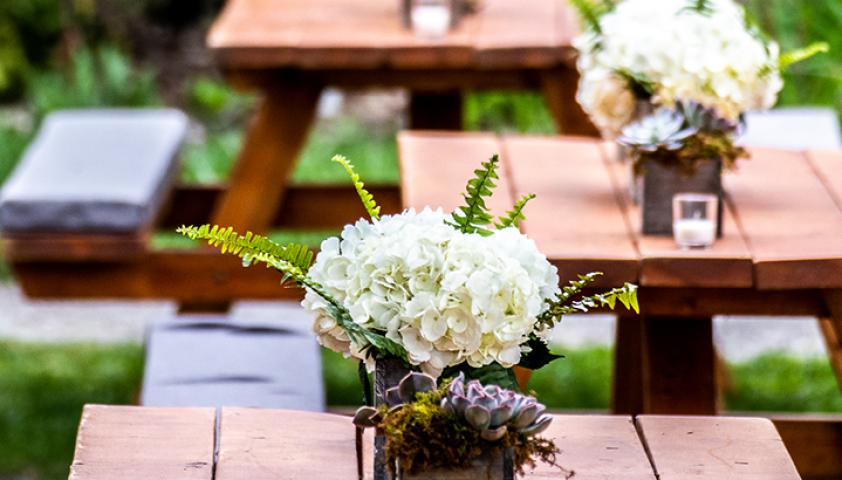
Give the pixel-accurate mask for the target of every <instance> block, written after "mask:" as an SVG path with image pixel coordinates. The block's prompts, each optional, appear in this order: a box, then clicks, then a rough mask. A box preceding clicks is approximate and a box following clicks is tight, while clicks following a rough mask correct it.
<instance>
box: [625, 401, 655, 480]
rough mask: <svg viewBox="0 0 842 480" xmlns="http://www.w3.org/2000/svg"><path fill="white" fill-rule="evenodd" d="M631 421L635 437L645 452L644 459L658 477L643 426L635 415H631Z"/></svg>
mask: <svg viewBox="0 0 842 480" xmlns="http://www.w3.org/2000/svg"><path fill="white" fill-rule="evenodd" d="M632 422H633V423H634V431H635V432H636V433H637V438H638V439H640V444H641V445H642V446H643V451H644V452H645V453H646V459H647V460H649V465H651V466H652V473H654V474H655V478H657V479H660V478H661V475H660V474H659V473H658V466H657V465H655V459H654V458H653V457H652V449H651V448H650V447H649V440H647V439H646V435H645V434H644V433H643V427H642V426H641V425H640V422H638V421H637V417H636V416H635V417H632Z"/></svg>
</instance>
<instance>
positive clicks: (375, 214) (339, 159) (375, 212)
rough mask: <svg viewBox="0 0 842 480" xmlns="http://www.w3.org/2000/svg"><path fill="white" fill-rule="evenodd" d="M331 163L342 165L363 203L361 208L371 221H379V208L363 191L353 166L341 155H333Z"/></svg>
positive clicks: (372, 198) (365, 191)
mask: <svg viewBox="0 0 842 480" xmlns="http://www.w3.org/2000/svg"><path fill="white" fill-rule="evenodd" d="M331 161H333V162H336V163H338V164H340V165H342V166H343V167H344V168H345V171H346V172H348V176H350V177H351V181H352V182H353V183H354V188H355V189H357V195H359V196H360V200H361V201H362V202H363V207H365V211H366V212H368V216H369V217H371V219H372V220H377V219H379V218H380V207H379V206H377V202H375V201H374V195H372V194H371V193H370V192H369V191H368V190H366V189H365V184H364V183H363V182H362V180H360V176H359V174H357V172H356V171H355V170H354V165H353V164H352V163H351V162H350V161H349V160H348V159H347V158H345V157H343V156H342V155H334V157H333V158H332V159H331Z"/></svg>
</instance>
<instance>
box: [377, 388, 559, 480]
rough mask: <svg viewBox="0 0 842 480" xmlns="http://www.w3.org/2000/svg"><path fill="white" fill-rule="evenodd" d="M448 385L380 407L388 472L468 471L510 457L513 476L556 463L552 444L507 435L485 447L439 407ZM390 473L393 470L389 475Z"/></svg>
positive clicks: (485, 443)
mask: <svg viewBox="0 0 842 480" xmlns="http://www.w3.org/2000/svg"><path fill="white" fill-rule="evenodd" d="M446 389H447V384H446V383H445V384H444V385H442V386H441V387H439V389H438V390H435V391H432V392H429V393H421V394H419V395H418V396H417V397H416V400H415V402H413V403H409V404H405V405H401V406H400V407H397V408H393V409H391V410H389V409H388V408H387V407H385V406H383V407H381V409H382V411H381V414H382V415H383V422H382V423H381V424H380V428H381V429H382V431H383V433H384V435H385V436H386V462H387V464H388V465H389V466H390V468H392V469H395V467H396V466H397V465H400V468H401V470H402V471H406V472H410V473H418V472H423V471H430V470H437V469H458V468H467V467H470V466H471V465H472V464H473V463H474V462H476V461H477V460H479V459H480V458H481V457H484V456H489V457H494V456H496V455H502V454H503V452H504V451H505V450H506V449H511V450H512V451H513V453H514V466H515V470H516V471H517V472H518V473H521V474H522V473H523V472H524V470H525V468H526V467H530V468H532V467H534V466H535V461H536V459H537V460H540V461H542V462H545V463H548V464H550V465H555V464H556V459H555V455H556V453H558V449H557V448H556V446H555V443H553V441H552V440H549V439H546V438H542V437H531V436H526V435H523V434H521V433H517V432H508V433H507V434H506V436H504V437H503V438H502V439H501V440H499V441H497V442H489V441H486V440H483V439H482V438H480V433H479V431H477V430H476V429H474V428H472V427H471V426H470V425H467V424H466V423H465V422H464V421H463V420H462V419H460V418H459V417H458V416H457V415H456V414H454V413H453V412H450V411H448V410H446V409H444V408H442V407H441V401H442V399H443V398H444V396H445V392H446ZM392 473H393V474H394V473H395V472H394V471H393V472H392Z"/></svg>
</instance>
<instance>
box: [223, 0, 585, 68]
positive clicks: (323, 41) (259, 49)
mask: <svg viewBox="0 0 842 480" xmlns="http://www.w3.org/2000/svg"><path fill="white" fill-rule="evenodd" d="M509 3H510V2H507V1H506V0H488V1H486V2H484V5H483V10H482V11H481V12H479V13H478V14H477V15H474V16H470V17H467V18H465V19H464V20H463V21H462V23H461V24H460V26H459V27H458V28H457V29H456V30H454V31H451V32H449V33H448V35H447V36H446V37H445V38H444V39H440V40H427V39H421V38H418V37H416V36H415V35H414V34H413V33H412V32H411V31H410V30H407V29H405V28H404V27H403V25H402V23H401V20H400V15H399V13H398V6H399V2H397V1H391V0H334V1H331V2H326V3H325V4H324V5H322V6H314V5H313V2H312V1H309V0H282V1H278V0H232V1H230V2H228V4H227V5H226V7H225V9H224V10H223V12H222V14H221V15H220V16H219V18H218V20H217V21H216V23H215V24H214V26H213V28H212V29H211V31H210V34H209V35H208V45H209V46H210V47H211V48H212V49H213V50H215V52H216V54H217V58H218V59H219V61H220V62H221V63H222V64H223V66H227V67H234V66H236V67H239V68H243V67H249V68H266V67H269V68H282V67H303V68H374V67H378V66H382V65H388V66H393V67H397V68H405V67H409V68H421V67H425V66H430V65H437V66H440V67H462V66H479V65H481V66H483V67H495V66H501V65H507V66H523V67H527V66H529V67H532V66H547V65H555V64H557V63H558V62H559V61H560V59H562V58H569V56H570V54H569V50H570V48H569V47H570V45H569V40H570V37H569V35H570V34H566V35H557V34H556V32H557V25H556V24H555V22H554V21H553V20H554V18H556V16H555V15H553V13H554V11H555V9H556V8H564V9H568V8H569V7H567V6H566V4H564V3H563V2H561V0H554V1H553V2H546V1H543V0H528V1H524V2H519V3H518V4H517V5H518V7H519V8H518V9H515V10H511V9H510V8H507V6H508V4H509ZM545 4H550V5H549V7H548V6H546V5H545ZM548 8H550V9H552V10H550V11H549V13H550V17H549V18H544V17H542V15H543V14H545V13H547V10H548ZM513 12H514V13H516V14H517V15H516V18H522V19H523V20H522V21H519V22H515V23H508V24H505V28H498V29H497V31H496V34H497V35H498V36H501V37H500V39H499V40H494V39H492V38H489V36H488V35H482V36H480V37H479V38H476V37H475V35H474V33H475V32H476V31H477V29H478V28H480V25H481V24H488V25H487V26H486V27H485V29H489V28H491V27H493V26H495V25H499V24H500V22H503V21H505V20H511V18H510V17H511V15H512V13H513ZM565 18H566V19H569V18H570V16H567V17H565ZM536 22H537V23H536ZM569 23H570V22H569V20H568V23H567V24H569ZM559 41H564V42H566V44H565V45H560V44H559V43H558V42H559ZM481 45H484V46H485V47H486V48H485V50H490V51H491V52H494V53H504V54H502V55H482V54H480V50H478V48H477V47H479V46H481ZM561 47H567V48H561ZM489 53H490V52H489ZM505 53H509V54H505ZM515 53H516V54H515Z"/></svg>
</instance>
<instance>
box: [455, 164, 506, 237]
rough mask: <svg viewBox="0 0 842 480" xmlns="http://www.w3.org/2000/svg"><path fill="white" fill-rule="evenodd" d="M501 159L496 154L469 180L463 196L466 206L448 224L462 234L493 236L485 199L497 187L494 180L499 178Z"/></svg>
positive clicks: (457, 211) (456, 212)
mask: <svg viewBox="0 0 842 480" xmlns="http://www.w3.org/2000/svg"><path fill="white" fill-rule="evenodd" d="M499 161H500V157H499V155H497V154H494V155H493V156H492V157H491V159H489V160H488V161H487V162H483V163H482V167H481V168H478V169H476V170H474V178H472V179H470V180H468V186H467V187H466V192H465V193H463V194H462V197H463V198H464V199H465V202H466V204H465V205H463V206H461V207H459V208H458V209H457V210H456V211H454V212H453V222H452V223H451V222H448V224H449V225H451V226H453V227H454V228H456V229H457V230H459V231H461V232H462V233H478V234H480V235H484V236H488V235H491V230H489V229H488V228H486V227H487V226H488V225H490V224H491V220H492V217H491V212H490V211H489V210H488V206H487V205H486V204H485V199H486V198H488V197H490V196H491V194H492V193H493V189H494V187H496V186H497V184H496V183H494V180H497V179H499V178H500V177H498V176H497V167H498V166H499Z"/></svg>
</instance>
